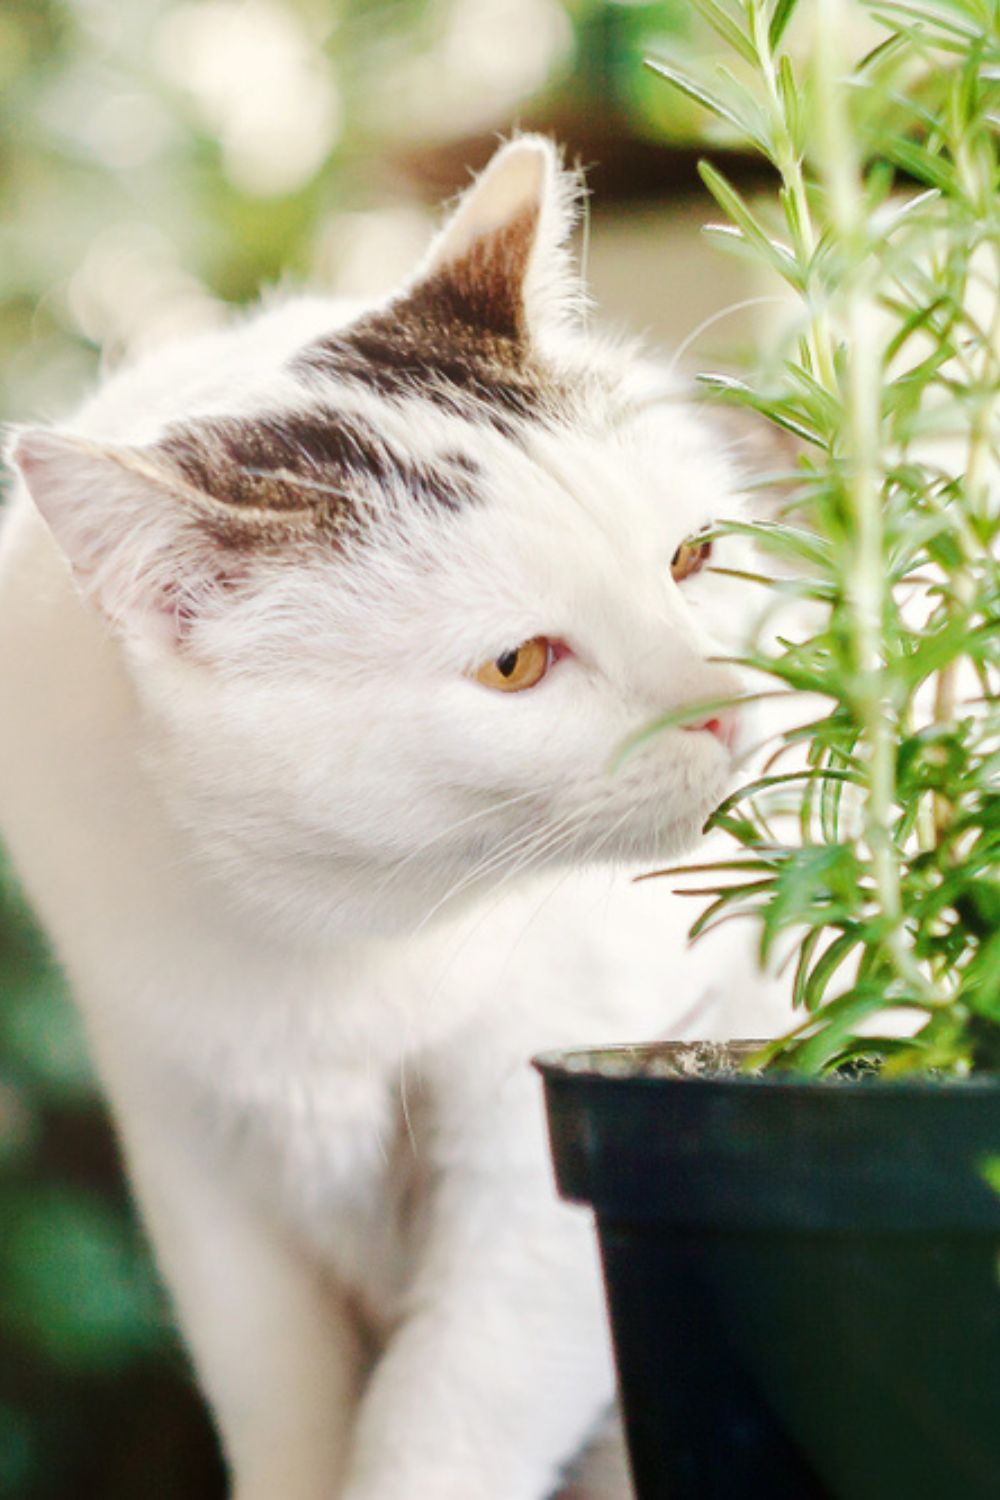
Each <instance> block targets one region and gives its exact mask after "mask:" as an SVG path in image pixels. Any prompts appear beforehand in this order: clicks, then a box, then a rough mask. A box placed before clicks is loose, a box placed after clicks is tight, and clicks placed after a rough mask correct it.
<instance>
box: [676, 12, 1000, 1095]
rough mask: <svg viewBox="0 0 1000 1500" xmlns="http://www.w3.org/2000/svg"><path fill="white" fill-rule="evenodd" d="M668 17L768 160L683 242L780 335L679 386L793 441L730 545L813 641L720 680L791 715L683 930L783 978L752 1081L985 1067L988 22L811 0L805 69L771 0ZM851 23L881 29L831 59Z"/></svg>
mask: <svg viewBox="0 0 1000 1500" xmlns="http://www.w3.org/2000/svg"><path fill="white" fill-rule="evenodd" d="M694 3H695V4H696V6H697V9H698V10H699V11H700V12H701V14H702V15H703V16H704V18H705V19H706V20H707V21H708V22H709V23H710V24H711V25H712V26H713V27H714V29H715V31H716V32H717V34H718V36H719V38H720V39H721V41H722V42H723V43H724V44H725V45H726V47H727V48H729V49H730V50H731V52H732V64H733V65H732V67H729V66H724V65H721V64H720V65H718V66H717V67H716V68H715V69H714V71H712V72H711V74H710V75H709V73H708V70H707V69H705V68H702V70H701V71H700V72H692V71H690V70H687V69H685V68H684V67H681V66H679V65H675V64H674V63H673V62H660V61H656V62H654V63H651V66H653V67H654V68H655V69H656V70H657V71H659V72H660V73H661V74H663V75H664V77H665V78H667V79H668V80H669V81H670V82H671V83H672V84H673V85H674V86H675V87H677V88H679V89H681V90H683V91H684V92H685V93H686V94H688V95H689V96H691V97H693V98H695V99H697V100H698V101H699V102H700V103H701V104H703V105H704V106H705V108H706V109H708V110H709V111H711V112H712V113H713V114H714V115H715V116H717V117H718V119H719V120H721V121H722V122H724V124H725V127H726V129H727V131H729V132H730V133H732V132H734V131H735V132H737V133H738V134H739V135H740V136H742V137H743V138H745V139H746V140H747V141H749V142H751V143H752V144H753V146H754V147H756V148H757V150H759V151H760V152H762V153H763V154H764V155H765V156H766V157H767V159H768V160H769V161H770V162H771V163H772V165H773V167H774V169H775V171H776V174H777V177H778V179H779V187H778V193H777V201H776V203H773V204H771V205H770V206H768V205H765V207H764V208H759V207H757V206H754V207H751V206H750V205H749V204H748V203H747V202H746V201H745V200H744V198H743V197H741V196H740V194H739V193H738V192H737V191H736V190H735V189H734V188H733V186H732V185H731V184H730V183H729V182H727V181H726V179H725V178H724V177H723V176H722V175H721V174H720V173H719V172H718V171H717V170H715V168H713V167H712V166H710V165H708V164H703V166H702V168H701V171H702V175H703V178H704V180H705V183H706V184H707V186H708V188H709V190H710V191H711V193H712V194H713V196H714V198H715V200H716V202H717V203H718V204H719V205H720V207H721V208H722V209H723V210H724V211H725V214H726V216H727V218H728V221H729V222H728V223H727V224H726V225H725V226H722V227H717V228H714V229H711V230H710V231H709V233H711V234H712V236H713V237H714V238H715V239H717V240H721V241H722V242H723V243H724V244H727V245H729V246H731V247H732V248H734V249H735V250H737V251H738V252H739V253H741V254H744V255H750V256H751V257H754V258H755V259H756V260H757V261H758V262H760V263H763V264H764V265H765V266H767V267H769V268H770V269H771V270H772V271H775V272H777V273H778V275H779V276H781V277H782V278H783V279H784V281H785V282H786V283H787V284H788V286H789V288H790V289H791V293H792V294H793V303H794V307H795V308H796V309H797V314H798V322H797V326H796V328H795V330H794V332H793V334H792V335H791V337H790V342H789V347H786V348H784V349H783V350H782V353H781V357H780V358H778V359H771V360H766V361H765V362H764V367H763V369H762V370H760V371H759V372H758V373H757V374H756V375H755V376H753V377H750V378H748V379H747V380H746V382H742V381H735V380H733V379H731V378H728V377H722V376H705V377H703V378H704V379H705V380H706V381H707V383H708V384H709V385H710V386H712V387H714V388H715V390H716V391H717V392H719V393H720V394H721V395H722V396H723V397H724V399H727V400H730V401H736V402H739V403H741V404H744V405H746V406H749V407H753V408H755V409H756V410H757V411H758V412H760V413H762V415H763V416H764V417H765V418H768V419H769V420H770V421H771V422H773V423H776V424H777V425H778V426H779V427H783V428H786V429H788V430H789V431H790V432H791V433H794V434H795V435H796V438H797V439H798V440H799V443H800V446H801V455H800V457H799V458H798V460H797V463H796V467H795V471H794V475H790V476H786V477H787V478H789V480H790V487H789V490H788V492H787V498H786V501H785V502H784V503H783V506H782V509H781V513H780V515H779V516H778V518H777V519H775V520H773V521H770V522H750V523H747V524H743V525H738V526H737V525H736V523H733V525H732V526H731V527H729V528H728V529H738V530H742V531H749V532H751V533H753V534H755V535H756V536H757V538H758V540H759V542H760V545H761V549H762V552H763V555H764V556H765V557H770V558H771V559H772V560H773V559H779V558H780V560H781V561H780V567H778V566H775V567H774V568H771V569H769V568H767V565H766V564H765V565H764V572H762V573H761V575H760V582H761V583H762V584H763V585H764V587H765V588H766V589H767V590H768V591H769V604H768V609H767V611H765V614H766V615H767V616H768V617H769V618H770V620H771V623H772V625H773V615H774V609H775V608H777V607H783V606H785V605H791V606H792V610H793V614H794V616H796V617H798V618H799V620H801V618H802V617H805V618H807V619H808V620H809V624H808V626H807V627H806V628H805V629H801V628H798V629H796V628H792V629H789V630H786V631H784V632H782V631H781V629H780V626H779V629H778V630H777V631H775V630H774V629H771V630H769V631H768V632H766V633H765V632H763V631H761V632H760V633H759V634H758V635H757V637H756V639H755V642H754V644H753V645H752V646H751V647H750V648H749V649H748V650H747V652H746V655H745V656H744V657H742V658H741V660H742V662H743V665H744V666H745V667H747V668H748V669H750V672H751V673H752V674H754V680H755V682H757V683H760V685H761V690H762V692H763V693H764V694H767V693H769V692H772V691H775V690H777V691H780V692H782V693H787V692H790V693H792V694H793V695H796V696H793V698H792V699H790V700H789V701H790V702H791V703H792V705H793V706H794V705H801V707H802V714H801V715H800V720H801V721H800V722H799V723H797V724H796V726H795V727H793V728H791V729H788V730H787V731H786V732H784V733H783V735H782V736H781V737H780V742H779V743H778V745H777V747H776V749H775V752H774V754H773V755H772V756H771V757H770V760H769V761H768V763H767V767H766V774H762V775H760V776H759V777H758V778H757V779H755V780H754V781H753V782H752V783H750V784H748V785H744V786H742V787H741V788H740V789H739V790H738V791H736V792H735V793H734V794H733V795H732V796H731V797H729V798H728V799H727V800H726V801H725V802H724V803H723V804H722V806H721V807H719V808H718V810H717V811H716V812H715V813H714V815H713V816H712V818H711V820H710V823H709V827H716V828H720V829H723V830H725V832H726V833H727V834H728V835H730V836H731V837H732V839H733V840H735V843H736V845H737V846H738V849H737V850H736V851H735V853H734V857H733V858H731V859H724V860H720V861H718V862H716V863H714V864H711V865H701V866H698V867H694V868H697V869H698V870H699V871H700V873H702V874H704V873H706V872H708V873H709V874H710V876H711V877H712V878H711V879H710V881H709V882H708V884H707V887H705V888H703V889H702V890H700V891H699V892H697V894H702V895H705V894H707V895H709V896H710V897H711V901H710V904H709V905H708V906H707V909H705V910H704V911H703V913H702V914H701V916H700V917H699V918H698V920H697V922H696V923H695V925H694V928H693V929H692V933H693V934H694V935H697V934H698V933H701V932H705V931H708V930H709V929H711V928H712V927H714V926H715V925H717V924H718V923H720V922H724V921H728V920H729V919H730V918H732V917H734V916H744V917H745V916H750V917H751V918H753V919H754V920H755V921H756V922H757V923H758V924H759V934H760V956H761V961H762V962H764V963H775V962H785V963H787V964H789V965H793V966H794V969H793V973H794V978H793V980H792V983H793V987H794V999H795V1002H796V1003H797V1004H798V1005H799V1006H800V1007H802V1009H803V1011H804V1017H803V1020H802V1022H801V1024H800V1025H798V1026H797V1027H796V1028H795V1029H794V1030H793V1031H792V1032H790V1033H789V1034H788V1035H787V1036H784V1037H782V1038H780V1039H779V1040H777V1041H775V1042H773V1043H771V1044H769V1045H768V1047H767V1048H766V1049H765V1051H764V1053H763V1054H762V1057H763V1060H764V1061H766V1062H767V1063H768V1064H769V1065H771V1066H779V1067H792V1068H794V1069H796V1070H797V1071H800V1072H805V1073H820V1072H824V1071H827V1070H831V1069H834V1068H836V1067H838V1066H841V1065H843V1064H845V1063H847V1062H850V1061H852V1060H854V1061H856V1060H857V1059H858V1058H860V1057H862V1056H865V1055H870V1054H872V1053H877V1054H878V1055H879V1056H880V1058H881V1059H882V1069H883V1072H884V1073H885V1074H888V1075H892V1074H895V1073H901V1072H908V1071H911V1070H914V1069H936V1070H941V1071H943V1072H945V1073H948V1072H952V1073H966V1072H968V1071H970V1070H973V1069H998V1068H1000V700H998V685H1000V564H998V547H997V542H998V533H1000V485H998V479H997V476H998V403H1000V179H998V155H997V126H998V124H1000V120H998V113H1000V3H998V0H913V3H903V0H899V3H896V0H869V3H867V4H864V5H858V4H853V3H848V0H814V3H813V4H810V5H809V6H803V7H801V10H802V15H801V16H800V17H798V18H796V20H797V23H798V21H808V22H809V23H810V25H812V26H813V27H814V32H813V35H812V37H811V39H810V41H809V43H808V56H807V58H806V59H805V60H804V61H803V60H800V61H796V60H795V56H794V55H793V54H792V53H791V52H790V51H789V50H788V46H787V40H788V36H789V32H788V24H789V22H790V21H791V20H792V19H793V13H794V12H795V10H796V6H795V3H794V0H694ZM806 11H808V16H807V15H806V14H805V12H806ZM859 15H863V16H864V17H865V18H866V19H867V20H868V21H869V22H870V21H871V20H874V21H876V22H878V23H880V26H881V28H882V30H883V31H884V36H883V37H882V40H881V41H880V42H879V44H878V45H876V46H875V48H874V50H872V51H870V52H869V53H868V54H867V55H866V56H865V57H863V58H862V60H861V61H859V62H857V63H856V64H854V65H850V66H849V65H848V64H847V63H846V61H845V54H844V50H843V48H844V41H845V38H847V37H849V36H850V35H851V34H852V22H854V21H856V19H857V17H858V16H859ZM853 29H854V31H856V29H857V28H856V26H855V27H854V28H853ZM723 529H727V528H725V527H720V530H723ZM770 575H773V576H770ZM793 614H790V615H789V619H790V620H791V619H792V618H793ZM751 696H752V695H751ZM816 705H818V707H817V706H816ZM696 711H700V709H698V710H696ZM679 717H680V716H678V715H671V716H670V718H669V722H672V723H676V722H678V720H679ZM665 722H667V721H661V723H665ZM796 747H798V748H797V750H796ZM788 757H791V762H790V761H789V758H788ZM783 759H784V765H782V763H781V762H782V760H783ZM790 764H791V768H789V765H790ZM690 869H691V867H689V871H690ZM901 1012H903V1013H904V1014H903V1015H902V1021H903V1024H902V1025H900V1024H899V1022H900V1019H901V1017H900V1013H901ZM890 1013H892V1016H891V1019H890ZM906 1013H908V1014H906ZM901 1032H903V1033H905V1035H901V1034H900V1033H901Z"/></svg>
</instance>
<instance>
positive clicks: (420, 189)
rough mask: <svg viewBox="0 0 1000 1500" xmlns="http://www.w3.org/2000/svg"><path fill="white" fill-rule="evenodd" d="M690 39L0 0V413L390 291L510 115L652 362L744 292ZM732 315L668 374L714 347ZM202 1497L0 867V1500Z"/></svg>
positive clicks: (167, 1338)
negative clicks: (572, 208) (239, 320)
mask: <svg viewBox="0 0 1000 1500" xmlns="http://www.w3.org/2000/svg"><path fill="white" fill-rule="evenodd" d="M709 45H710V44H709V42H708V40H707V38H706V37H705V36H704V34H703V33H702V32H701V31H700V30H699V28H698V25H697V23H696V21H695V20H694V19H693V17H692V14H691V7H690V5H689V4H688V3H686V0H660V3H657V4H645V3H634V4H628V3H608V0H339V3H337V0H3V3H2V6H0V420H4V421H11V420H15V421H16V420H25V419H31V420H39V419H42V420H58V418H59V417H60V416H61V415H62V414H64V413H67V412H68V411H69V410H70V409H71V408H72V406H73V404H74V403H75V402H76V401H77V400H78V399H79V398H80V396H81V395H82V394H84V393H85V392H86V391H87V389H88V388H89V387H90V386H91V385H92V384H93V382H94V381H95V379H96V378H97V377H98V375H99V372H100V369H101V367H102V365H103V364H107V363H117V362H118V361H120V360H122V359H123V358H128V357H129V356H130V355H133V354H135V353H136V352H137V351H140V350H146V349H148V348H150V347H154V346H155V345H156V344H158V343H160V342H163V341H165V340H168V339H171V338H176V337H179V336H183V335H184V334H185V332H187V331H190V330H194V329H197V328H200V327H204V326H205V325H206V324H212V323H216V322H219V321H221V320H222V319H224V318H225V317H226V316H227V313H228V309H229V307H230V305H231V304H241V303H245V302H247V301H248V300H251V299H253V298H254V297H255V296H256V295H257V294H258V293H259V291H260V290H261V289H262V288H265V287H273V286H279V287H280V286H282V285H296V284H300V283H303V284H304V283H312V284H316V283H321V284H323V285H327V286H336V287H339V288H341V289H343V290H344V291H348V292H351V293H367V292H372V293H376V292H380V291H382V290H384V289H386V288H388V287H389V286H391V285H392V284H393V282H394V281H395V279H396V278H397V277H398V276H400V275H401V274H402V273H404V272H405V271H406V270H408V268H409V267H410V265H411V264H412V262H413V260H414V259H415V257H416V256H417V255H418V254H419V253H420V251H421V249H422V248H423V246H424V245H425V243H426V241H427V238H428V235H429V234H430V232H431V230H432V228H433V226H434V224H435V223H436V222H437V218H436V205H437V204H439V203H440V201H441V200H442V199H443V198H446V197H448V196H449V195H451V194H453V193H454V192H455V191H457V190H458V189H459V188H460V187H461V186H462V185H463V184H464V183H465V182H467V181H468V176H469V171H470V169H475V168H478V167H480V166H481V165H482V164H483V162H484V161H485V160H486V158H487V157H488V155H489V154H490V151H491V150H492V149H493V146H494V145H495V143H496V139H497V137H498V135H499V134H500V133H502V132H504V131H507V130H509V129H510V128H511V127H512V126H514V125H521V126H524V127H530V128H541V129H545V130H549V131H551V132H552V133H553V134H555V135H556V136H557V137H558V138H559V139H560V140H561V141H562V142H563V143H564V144H565V146H566V148H567V151H568V155H569V157H570V159H572V160H578V161H580V162H581V163H582V164H583V165H585V166H586V167H587V168H588V169H589V173H588V175H589V181H590V185H591V189H592V194H593V197H592V200H591V207H590V212H589V216H588V223H587V226H586V229H585V232H584V236H583V239H582V241H581V246H580V249H581V255H583V256H584V257H585V259H586V261H587V265H588V273H589V277H590V280H591V283H592V286H593V289H594V292H595V295H596V298H597V301H598V303H599V304H600V306H601V307H602V310H603V313H604V314H605V316H606V317H607V318H608V319H609V320H610V321H611V322H612V323H613V324H617V325H619V326H627V327H630V328H631V329H632V330H633V331H637V332H646V333H648V334H649V335H650V336H651V337H653V338H654V339H657V340H661V339H662V340H666V341H668V342H669V343H671V344H672V345H674V346H676V345H677V344H678V343H679V342H680V341H683V340H685V339H687V338H688V336H691V335H693V334H694V333H695V331H696V330H697V329H698V328H699V326H700V325H701V324H702V323H703V322H704V320H706V319H711V317H712V315H713V314H714V313H716V312H717V311H718V310H719V309H722V308H726V307H729V306H730V305H732V304H734V303H737V302H739V301H741V300H742V299H744V298H747V297H753V296H755V295H757V296H761V295H766V292H765V291H763V290H762V289H761V288H760V287H758V286H754V285H750V284H749V283H748V276H747V273H746V272H745V271H744V270H743V268H742V267H741V266H740V264H739V263H738V262H728V261H726V260H724V259H720V258H719V256H718V255H717V254H716V253H714V252H712V251H710V250H708V249H706V248H705V247H704V245H703V244H702V243H701V242H700V240H699V236H698V229H699V225H700V224H701V222H702V221H703V220H704V219H705V218H706V217H711V214H710V211H709V209H708V206H707V204H706V202H705V200H704V199H703V198H702V197H701V196H700V195H699V192H698V187H697V177H696V173H695V159H696V154H697V150H696V148H698V147H699V146H700V145H702V144H703V143H704V140H705V138H706V132H707V134H708V137H709V138H710V143H711V146H712V155H713V157H714V158H715V159H717V160H718V159H719V158H720V157H728V158H729V159H728V163H727V169H728V170H729V172H730V173H731V174H732V175H735V176H737V177H738V178H740V179H741V180H743V181H744V182H746V180H747V179H748V178H752V176H753V173H754V171H755V170H756V169H755V168H754V167H753V164H752V163H750V162H749V161H748V160H744V159H743V158H742V157H741V156H740V154H739V151H738V149H734V143H732V142H727V141H725V140H724V139H722V138H720V137H719V136H718V135H715V136H712V135H711V132H710V131H709V129H708V124H707V121H706V119H705V118H704V117H700V116H699V114H698V112H697V110H696V109H695V108H694V107H693V106H691V105H690V104H688V103H687V102H686V101H685V100H684V99H682V98H681V97H680V96H678V95H676V94H673V93H672V92H671V91H670V90H669V89H668V88H667V86H666V85H665V84H663V83H662V82H661V81H660V80H658V79H657V78H655V77H654V76H653V75H652V74H651V73H650V72H649V71H648V70H646V69H644V67H643V61H642V60H643V58H644V56H646V55H648V54H653V55H655V54H657V53H660V52H664V51H666V50H670V51H672V52H674V53H677V52H681V53H683V52H684V51H685V50H687V51H693V52H699V51H703V50H704V49H705V48H706V47H707V46H709ZM751 187H752V183H751ZM762 305H763V306H764V308H765V312H766V311H767V304H762ZM754 311H755V309H750V310H749V314H748V313H747V312H744V313H743V314H739V313H734V314H732V315H731V316H729V315H727V316H726V317H725V318H723V319H720V320H718V321H715V322H711V323H710V324H709V326H708V328H707V329H705V330H704V331H703V333H702V334H701V335H700V336H699V337H698V339H697V340H696V341H695V347H694V351H693V352H692V355H691V357H692V359H694V360H695V362H696V363H697V362H701V363H704V362H706V361H707V362H708V363H714V364H716V365H717V364H718V363H719V361H720V360H726V361H728V362H732V361H733V360H737V359H738V357H739V353H740V348H741V345H743V344H745V343H746V342H747V341H748V339H749V338H750V336H751V332H752V326H751V322H748V316H750V317H752V315H753V313H754ZM756 311H757V312H758V313H759V308H758V309H756ZM0 649H2V643H0ZM0 712H2V706H0ZM222 1493H223V1477H222V1473H221V1466H220V1463H219V1459H218V1455H217V1453H216V1451H215V1446H214V1440H213V1438H212V1435H211V1431H210V1428H209V1425H208V1422H207V1419H206V1418H205V1416H204V1413H203V1412H202V1410H201V1407H200V1404H199V1402H198V1399H197V1397H196V1395H195V1393H194V1391H193V1389H192V1386H191V1383H190V1379H189V1376H188V1373H187V1370H186V1367H185V1363H184V1359H183V1356H182V1354H181V1352H180V1350H179V1348H178V1346H177V1344H176V1341H175V1339H174V1336H173V1335H172V1333H171V1330H170V1321H169V1314H168V1312H167V1310H166V1308H165V1306H164V1303H163V1299H162V1296H161V1293H160V1292H159V1290H158V1287H157V1283H156V1278H155V1274H154V1273H153V1271H152V1269H151V1266H150V1263H149V1259H148V1256H147V1253H146V1250H145V1247H144V1245H143V1242H142V1238H141V1234H140V1232H139V1230H138V1228H137V1226H136V1225H135V1222H134V1220H133V1217H132V1215H131V1213H130V1210H129V1207H128V1202H127V1196H126V1194H125V1191H124V1188H123V1185H122V1182H121V1178H120V1172H119V1167H118V1163H117V1158H116V1154H115V1149H114V1145H113V1140H112V1136H111V1132H110V1129H109V1127H108V1124H107V1121H106V1119H105V1117H104V1115H103V1113H102V1110H101V1106H100V1103H99V1101H98V1098H97V1095H96V1092H95V1088H94V1084H93V1080H92V1077H91V1073H90V1069H89V1067H88V1063H87V1059H86V1052H85V1047H84V1044H83V1040H82V1038H81V1034H80V1031H79V1028H78V1025H77V1023H76V1021H75V1018H74V1014H73V1011H72V1009H71V1007H70V1005H69V1004H68V1002H67V1000H66V997H65V995H64V992H63V988H62V985H61V982H60V978H59V975H58V972H57V969H56V967H55V965H54V964H53V962H52V961H51V959H50V957H49V956H48V954H47V952H46V948H45V944H44V941H43V939H42V938H41V936H40V935H39V933H38V932H37V931H36V930H35V928H34V927H33V925H32V923H31V920H30V917H29V915H28V913H27V911H26V910H25V908H24V904H23V902H22V900H21V898H20V897H19V895H18V892H17V889H16V885H15V883H14V880H13V877H12V876H11V874H10V872H9V871H5V870H3V869H2V861H0V1500H12V1497H16V1500H56V1497H59V1500H62V1497H65V1500H140V1497H142V1500H175V1497H176V1500H181V1497H184V1500H200V1497H206V1500H207V1497H210V1496H220V1495H222ZM275 1500H280V1497H275Z"/></svg>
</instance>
